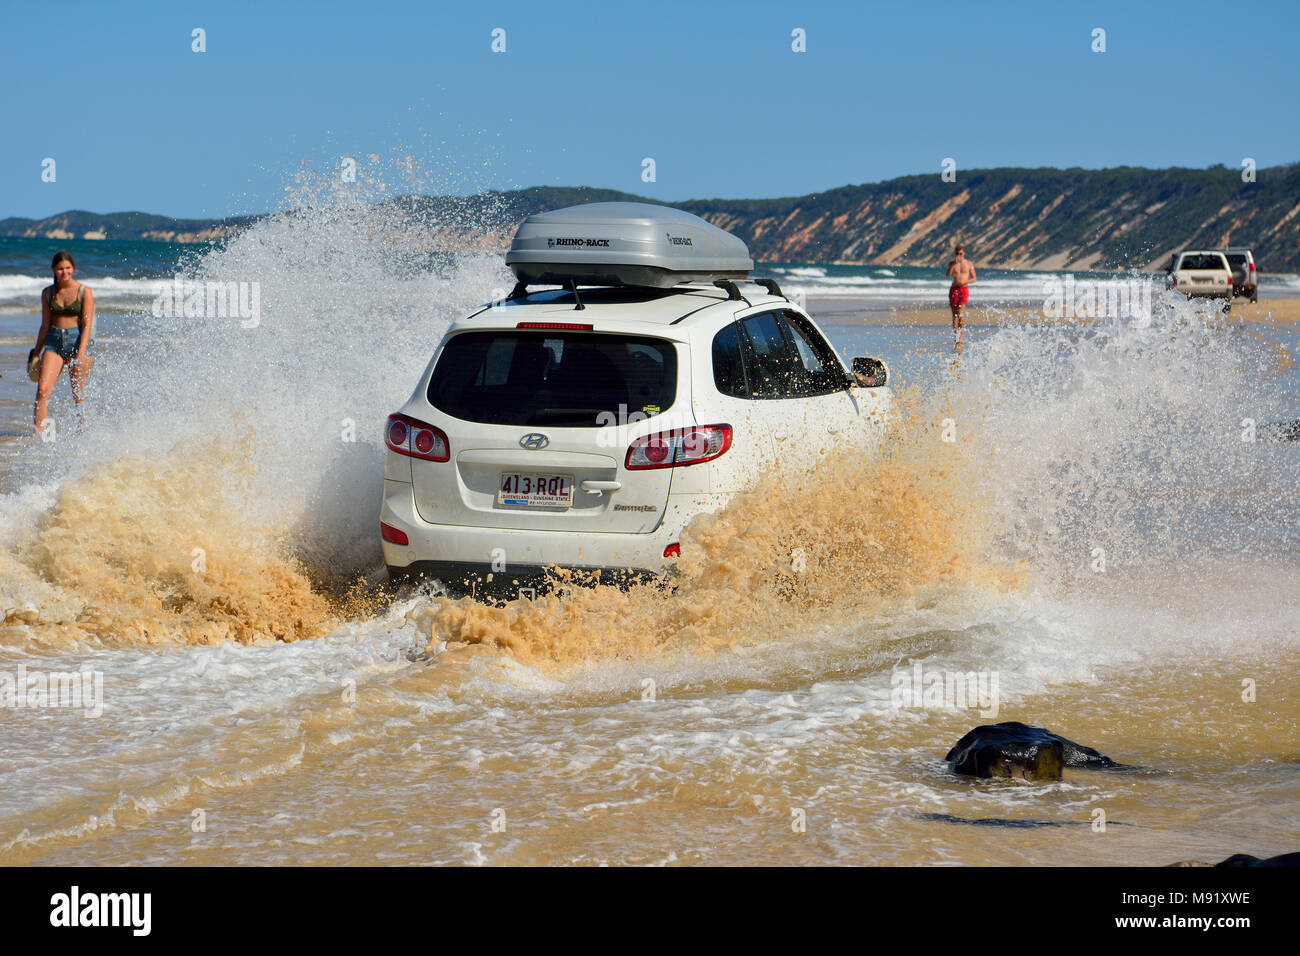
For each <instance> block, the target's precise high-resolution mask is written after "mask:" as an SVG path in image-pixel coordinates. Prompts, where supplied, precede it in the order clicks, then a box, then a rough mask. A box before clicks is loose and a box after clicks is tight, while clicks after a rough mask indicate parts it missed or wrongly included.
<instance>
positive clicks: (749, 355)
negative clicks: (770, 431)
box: [740, 312, 803, 398]
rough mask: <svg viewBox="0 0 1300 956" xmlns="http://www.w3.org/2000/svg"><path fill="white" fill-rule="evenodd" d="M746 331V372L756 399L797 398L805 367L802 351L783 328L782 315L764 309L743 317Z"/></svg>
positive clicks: (742, 326)
mask: <svg viewBox="0 0 1300 956" xmlns="http://www.w3.org/2000/svg"><path fill="white" fill-rule="evenodd" d="M740 325H741V328H742V329H743V330H744V333H745V340H746V341H745V342H744V343H742V348H743V347H744V345H748V346H749V347H748V348H747V349H745V352H744V355H745V372H746V375H747V377H748V378H749V388H750V395H752V396H753V397H754V398H793V397H794V396H795V395H797V394H799V378H800V372H801V370H802V368H803V366H802V364H801V363H800V361H799V353H798V352H797V351H795V348H794V344H793V343H792V342H790V341H789V339H787V337H786V334H785V332H784V331H783V330H782V328H781V319H780V314H779V313H777V312H762V313H760V314H758V315H751V316H750V317H749V318H747V319H743V320H741V323H740Z"/></svg>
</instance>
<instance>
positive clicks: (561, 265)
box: [506, 202, 754, 289]
mask: <svg viewBox="0 0 1300 956" xmlns="http://www.w3.org/2000/svg"><path fill="white" fill-rule="evenodd" d="M506 265H508V266H509V267H510V268H511V270H512V271H513V272H514V274H515V277H516V278H517V279H518V280H519V281H520V282H522V283H524V284H530V283H531V284H536V285H565V284H567V283H570V282H573V283H576V284H582V285H635V286H652V287H655V288H660V289H666V288H670V287H671V286H674V285H677V284H678V283H681V282H701V281H703V282H709V281H712V280H714V279H743V278H745V277H746V276H748V275H749V272H750V270H751V269H753V268H754V260H753V259H751V258H750V256H749V249H748V248H747V247H746V246H745V243H744V242H742V241H741V240H740V239H738V238H736V237H735V236H733V235H732V234H731V233H729V232H725V231H724V230H722V229H719V228H718V227H717V226H714V225H711V224H710V223H707V222H705V221H704V220H703V219H701V218H700V217H699V216H692V215H691V214H690V213H688V212H682V211H681V210H680V209H672V208H670V207H668V206H655V205H651V204H650V203H641V202H596V203H590V204H588V205H585V206H570V207H569V208H567V209H553V210H551V211H550V212H543V213H538V214H537V215H535V216H529V217H528V218H527V219H525V220H524V221H523V223H522V224H521V225H520V226H519V229H518V231H517V232H516V233H515V238H514V240H513V241H512V242H511V243H510V251H509V252H507V253H506Z"/></svg>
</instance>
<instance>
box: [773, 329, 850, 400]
mask: <svg viewBox="0 0 1300 956" xmlns="http://www.w3.org/2000/svg"><path fill="white" fill-rule="evenodd" d="M781 319H782V325H783V327H784V328H785V330H786V332H787V333H788V334H789V336H790V339H791V340H792V341H793V342H794V347H795V351H796V352H797V353H798V355H799V362H800V366H801V368H800V372H801V374H800V375H799V378H798V386H799V389H800V394H802V395H826V394H828V393H830V392H838V391H839V390H840V389H842V388H844V386H845V385H846V382H845V381H844V372H843V369H842V368H841V366H840V363H839V361H838V360H837V359H836V358H835V353H834V352H833V351H831V347H830V344H829V343H828V342H827V341H826V340H825V339H824V338H822V336H821V333H820V332H818V331H817V330H816V329H815V328H813V326H812V324H811V323H810V322H809V321H808V320H807V319H805V318H804V317H803V316H801V315H799V314H798V313H797V312H790V311H788V310H787V311H785V312H783V313H781Z"/></svg>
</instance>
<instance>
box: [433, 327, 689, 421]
mask: <svg viewBox="0 0 1300 956" xmlns="http://www.w3.org/2000/svg"><path fill="white" fill-rule="evenodd" d="M676 394H677V352H676V350H675V349H674V347H673V345H672V343H671V342H665V341H664V340H663V339H654V338H645V337H641V336H625V335H597V334H593V333H589V332H560V331H554V332H551V331H546V332H523V331H519V332H516V331H506V332H462V333H460V334H459V335H456V336H453V337H452V338H451V339H449V340H448V341H447V343H446V345H445V346H444V347H443V350H442V355H441V356H440V357H439V358H438V364H437V366H436V367H435V368H434V370H433V378H432V379H430V381H429V404H431V405H432V406H433V407H434V408H436V409H438V410H439V411H441V412H445V413H446V414H448V415H451V416H452V417H454V418H460V419H464V420H466V421H471V422H482V423H484V424H488V425H522V426H536V425H551V426H554V427H569V428H596V427H599V426H608V425H611V424H615V423H622V422H624V421H626V416H628V415H631V414H633V413H636V412H640V413H641V414H642V415H645V416H647V417H649V416H652V415H658V414H659V413H660V412H664V411H667V410H668V408H669V407H670V406H671V405H672V404H673V398H674V396H676ZM611 414H612V415H613V416H615V418H613V419H611V418H610V417H609V415H611Z"/></svg>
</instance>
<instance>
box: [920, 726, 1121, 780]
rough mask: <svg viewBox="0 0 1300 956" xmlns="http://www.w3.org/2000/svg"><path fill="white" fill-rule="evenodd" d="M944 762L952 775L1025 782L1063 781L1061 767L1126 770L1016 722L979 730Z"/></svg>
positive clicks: (1089, 752) (1069, 743)
mask: <svg viewBox="0 0 1300 956" xmlns="http://www.w3.org/2000/svg"><path fill="white" fill-rule="evenodd" d="M944 759H945V760H947V761H948V762H949V763H951V764H952V771H953V773H960V774H965V775H967V776H972V777H1020V778H1023V779H1025V780H1060V779H1061V768H1062V767H1082V768H1086V769H1089V770H1110V769H1117V768H1122V767H1123V765H1122V764H1118V763H1116V762H1115V761H1113V760H1111V759H1110V758H1109V757H1107V756H1106V755H1104V754H1101V753H1098V752H1097V751H1096V750H1093V749H1092V748H1091V747H1084V746H1082V745H1080V744H1076V743H1075V742H1074V741H1073V740H1066V739H1065V738H1064V737H1062V736H1060V735H1059V734H1054V733H1052V732H1051V731H1050V730H1044V729H1043V728H1042V727H1030V726H1029V725H1028V724H1022V723H1019V722H1018V721H1014V720H1007V721H1003V722H1002V723H1000V724H985V725H983V726H981V727H976V728H975V729H974V730H972V731H970V732H969V733H968V734H966V736H964V737H962V739H961V740H959V741H957V743H956V744H955V745H954V746H953V748H952V749H951V750H949V751H948V755H947V756H946V757H944Z"/></svg>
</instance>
